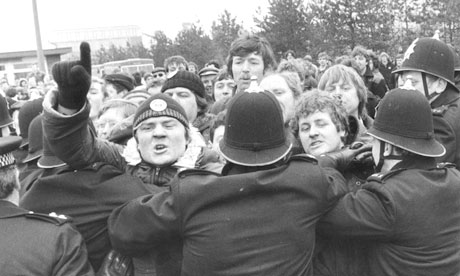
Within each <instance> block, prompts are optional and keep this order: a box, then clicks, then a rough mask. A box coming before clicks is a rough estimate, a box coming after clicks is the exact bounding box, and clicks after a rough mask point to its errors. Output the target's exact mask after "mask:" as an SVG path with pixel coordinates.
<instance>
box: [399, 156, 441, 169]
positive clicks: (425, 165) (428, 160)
mask: <svg viewBox="0 0 460 276" xmlns="http://www.w3.org/2000/svg"><path fill="white" fill-rule="evenodd" d="M433 168H436V159H435V158H433V157H424V156H419V155H418V156H408V157H406V158H405V159H404V160H402V161H401V162H399V163H398V164H396V165H395V166H394V167H393V168H391V170H397V169H420V170H429V169H433Z"/></svg>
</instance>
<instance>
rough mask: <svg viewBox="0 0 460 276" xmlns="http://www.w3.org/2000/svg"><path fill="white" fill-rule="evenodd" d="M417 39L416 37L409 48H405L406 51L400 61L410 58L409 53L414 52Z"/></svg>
mask: <svg viewBox="0 0 460 276" xmlns="http://www.w3.org/2000/svg"><path fill="white" fill-rule="evenodd" d="M417 41H418V38H416V39H415V40H414V41H413V42H412V44H411V45H410V46H409V48H407V50H406V52H405V53H404V58H403V60H402V62H404V61H406V60H408V59H409V58H410V55H412V54H413V53H414V52H415V50H414V49H415V46H417Z"/></svg>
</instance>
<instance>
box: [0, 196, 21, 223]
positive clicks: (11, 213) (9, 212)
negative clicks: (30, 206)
mask: <svg viewBox="0 0 460 276" xmlns="http://www.w3.org/2000/svg"><path fill="white" fill-rule="evenodd" d="M27 213H28V211H27V210H25V209H22V208H20V207H18V206H16V205H14V204H13V203H11V202H9V201H7V200H0V219H2V218H12V217H19V216H22V215H24V214H27Z"/></svg>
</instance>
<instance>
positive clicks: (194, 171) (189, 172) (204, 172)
mask: <svg viewBox="0 0 460 276" xmlns="http://www.w3.org/2000/svg"><path fill="white" fill-rule="evenodd" d="M191 175H215V176H221V175H220V174H218V173H215V172H212V171H208V170H200V169H186V170H183V171H180V172H179V173H178V176H179V177H180V178H184V177H186V176H191Z"/></svg>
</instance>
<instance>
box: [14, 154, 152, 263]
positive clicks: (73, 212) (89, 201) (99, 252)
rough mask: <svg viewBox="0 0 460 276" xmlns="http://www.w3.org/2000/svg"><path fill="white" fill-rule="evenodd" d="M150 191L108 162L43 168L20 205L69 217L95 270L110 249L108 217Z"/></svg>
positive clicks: (134, 178)
mask: <svg viewBox="0 0 460 276" xmlns="http://www.w3.org/2000/svg"><path fill="white" fill-rule="evenodd" d="M150 187H152V186H150ZM153 187H155V186H153ZM157 189H159V188H157ZM151 192H152V190H151V189H147V186H145V185H144V184H143V183H142V182H141V181H140V180H139V179H138V178H136V177H132V176H129V175H126V174H124V173H123V172H122V171H120V170H118V169H116V168H114V167H113V166H110V165H106V164H102V163H95V164H94V165H93V166H90V167H87V168H85V169H82V170H73V169H70V168H69V167H67V166H64V167H60V168H55V169H46V170H45V172H44V174H43V175H42V177H41V178H39V179H38V180H37V181H35V182H34V183H33V184H32V185H31V186H30V187H29V189H28V191H27V192H26V193H25V195H24V196H23V198H22V199H21V202H20V206H21V207H23V208H26V209H28V210H32V211H35V212H41V213H50V212H53V211H54V212H57V213H60V214H64V215H67V216H70V217H72V220H73V224H74V225H75V226H76V228H77V230H78V231H79V232H80V233H81V234H82V236H83V238H84V240H85V243H86V247H87V249H88V257H89V260H90V262H91V265H92V266H93V268H94V270H96V271H97V270H98V269H99V267H100V265H101V263H102V260H103V259H104V257H105V255H107V253H108V252H109V251H110V250H111V249H112V246H111V245H110V240H109V237H108V233H107V218H108V217H109V215H110V213H111V212H112V210H113V209H115V207H118V206H120V205H122V204H123V203H125V202H127V201H129V200H131V199H134V198H137V197H139V196H141V195H146V194H149V193H151Z"/></svg>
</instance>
